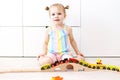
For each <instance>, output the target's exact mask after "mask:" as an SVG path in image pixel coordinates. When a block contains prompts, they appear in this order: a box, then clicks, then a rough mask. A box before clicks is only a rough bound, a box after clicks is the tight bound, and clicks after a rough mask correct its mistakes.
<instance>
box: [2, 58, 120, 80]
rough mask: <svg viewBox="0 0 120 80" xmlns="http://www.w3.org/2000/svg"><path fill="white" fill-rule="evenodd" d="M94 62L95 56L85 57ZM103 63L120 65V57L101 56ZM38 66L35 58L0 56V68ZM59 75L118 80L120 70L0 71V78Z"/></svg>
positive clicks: (38, 79)
mask: <svg viewBox="0 0 120 80" xmlns="http://www.w3.org/2000/svg"><path fill="white" fill-rule="evenodd" d="M86 60H87V61H89V62H91V63H95V60H96V58H87V59H86ZM102 60H103V63H104V64H112V65H117V66H120V62H119V61H120V58H103V59H102ZM36 67H37V68H39V66H38V64H37V61H36V58H0V70H3V69H8V68H9V69H10V68H11V69H13V68H36ZM54 76H61V77H63V80H101V79H102V80H120V72H114V71H108V70H99V71H90V72H84V71H79V72H73V71H67V72H33V73H32V72H22V73H0V80H27V79H28V80H50V79H51V77H54Z"/></svg>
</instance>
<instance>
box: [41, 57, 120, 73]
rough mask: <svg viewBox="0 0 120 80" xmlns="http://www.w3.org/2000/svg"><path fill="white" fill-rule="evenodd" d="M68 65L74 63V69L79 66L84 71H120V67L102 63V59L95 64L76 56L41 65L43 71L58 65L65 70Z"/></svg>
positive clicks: (77, 69)
mask: <svg viewBox="0 0 120 80" xmlns="http://www.w3.org/2000/svg"><path fill="white" fill-rule="evenodd" d="M67 65H72V66H73V67H74V71H79V68H82V70H84V71H91V70H111V71H117V72H120V67H119V66H115V65H105V64H102V62H101V60H100V59H99V60H97V62H96V63H95V64H93V63H89V62H86V61H84V60H79V61H78V60H76V59H74V58H69V59H64V60H61V61H56V62H55V63H53V64H45V65H42V66H41V71H49V70H51V69H52V70H53V71H54V68H56V67H60V68H62V69H63V71H65V70H66V66H67Z"/></svg>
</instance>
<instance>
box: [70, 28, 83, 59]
mask: <svg viewBox="0 0 120 80" xmlns="http://www.w3.org/2000/svg"><path fill="white" fill-rule="evenodd" d="M68 32H69V40H70V43H71V45H72V47H73V49H74V50H75V52H76V53H77V55H80V56H83V57H84V55H83V54H82V53H81V52H80V51H79V49H78V47H77V44H76V41H75V39H74V37H73V34H72V28H71V27H69V29H68Z"/></svg>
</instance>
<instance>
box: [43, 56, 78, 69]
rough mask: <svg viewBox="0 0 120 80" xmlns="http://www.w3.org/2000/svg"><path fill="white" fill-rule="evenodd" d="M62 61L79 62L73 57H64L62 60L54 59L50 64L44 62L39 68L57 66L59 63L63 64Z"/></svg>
mask: <svg viewBox="0 0 120 80" xmlns="http://www.w3.org/2000/svg"><path fill="white" fill-rule="evenodd" d="M63 63H79V61H78V60H77V59H74V58H69V59H68V58H65V59H64V60H60V61H56V62H55V63H52V64H44V65H42V66H41V70H46V69H49V68H53V67H55V66H58V65H59V64H63Z"/></svg>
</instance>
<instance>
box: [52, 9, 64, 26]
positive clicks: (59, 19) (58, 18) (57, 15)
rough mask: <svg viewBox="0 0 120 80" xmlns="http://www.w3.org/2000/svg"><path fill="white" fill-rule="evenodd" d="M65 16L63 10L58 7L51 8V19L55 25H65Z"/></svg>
mask: <svg viewBox="0 0 120 80" xmlns="http://www.w3.org/2000/svg"><path fill="white" fill-rule="evenodd" d="M65 16H66V15H65V13H64V12H63V10H62V9H60V8H58V7H51V8H50V19H51V21H52V22H53V23H54V24H55V25H60V24H63V21H64V19H65Z"/></svg>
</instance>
